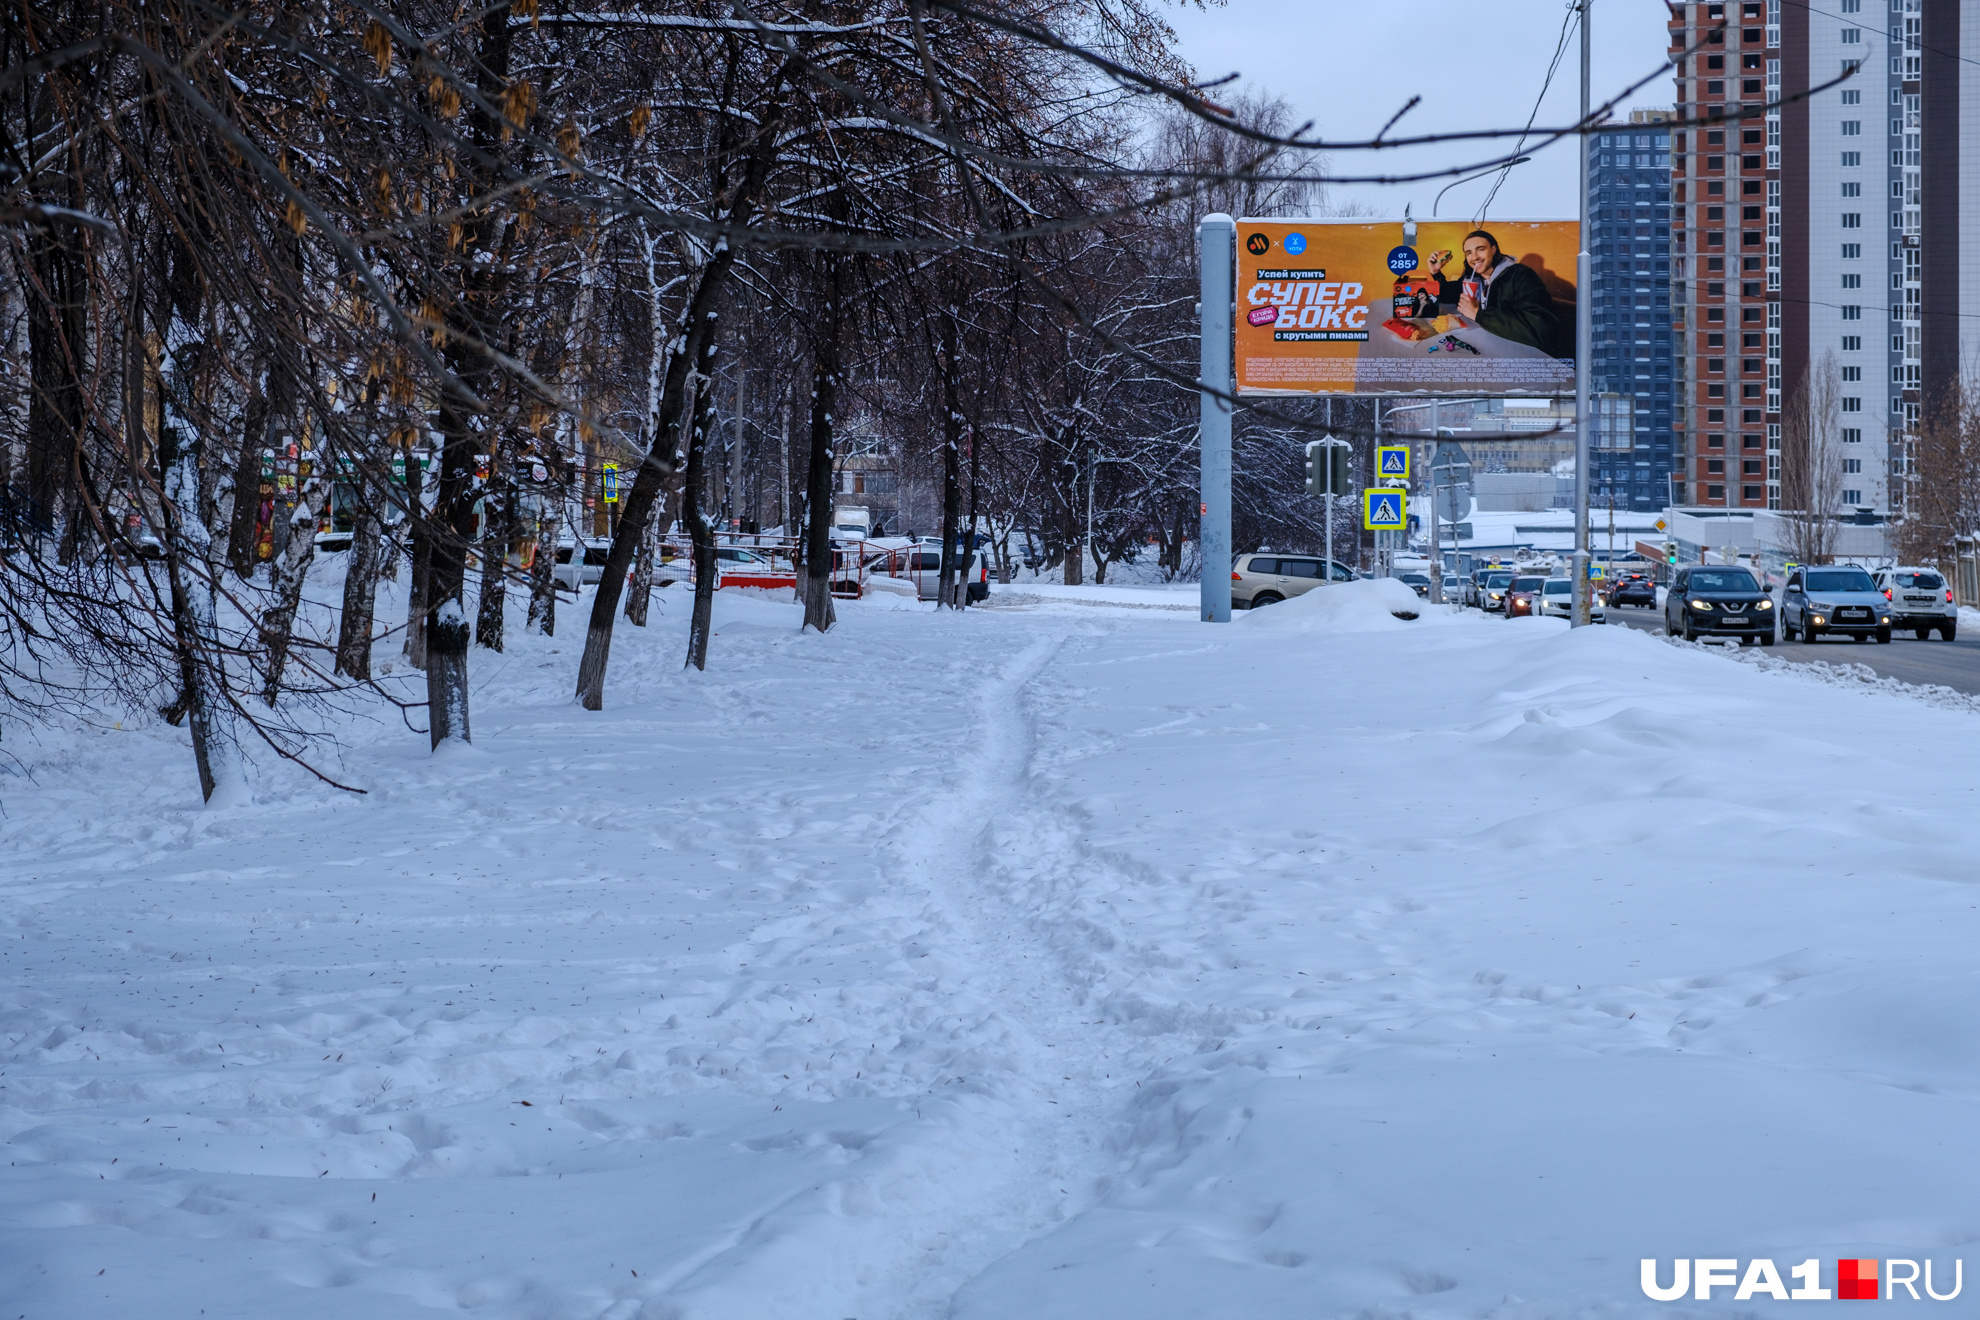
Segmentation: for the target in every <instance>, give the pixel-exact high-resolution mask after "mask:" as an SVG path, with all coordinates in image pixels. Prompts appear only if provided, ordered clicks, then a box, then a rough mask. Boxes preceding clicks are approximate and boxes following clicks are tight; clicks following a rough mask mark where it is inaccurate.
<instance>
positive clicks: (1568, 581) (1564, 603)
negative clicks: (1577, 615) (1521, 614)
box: [1533, 578, 1609, 623]
mask: <svg viewBox="0 0 1980 1320" xmlns="http://www.w3.org/2000/svg"><path fill="white" fill-rule="evenodd" d="M1537 603H1538V604H1539V606H1540V608H1539V609H1536V610H1535V611H1533V612H1534V613H1535V614H1540V615H1545V616H1546V617H1547V618H1550V619H1571V618H1573V617H1574V579H1573V578H1548V579H1547V580H1546V581H1545V582H1543V583H1541V584H1540V598H1539V601H1538V602H1537ZM1588 618H1589V620H1590V622H1593V623H1607V622H1608V621H1609V616H1608V615H1607V614H1604V613H1603V612H1602V598H1601V597H1600V596H1598V595H1596V594H1595V584H1594V583H1593V582H1591V583H1589V584H1588Z"/></svg>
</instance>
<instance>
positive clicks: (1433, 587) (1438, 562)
mask: <svg viewBox="0 0 1980 1320" xmlns="http://www.w3.org/2000/svg"><path fill="white" fill-rule="evenodd" d="M1439 411H1440V407H1439V401H1438V400H1436V399H1432V400H1430V461H1429V462H1428V463H1426V464H1425V465H1424V467H1425V471H1426V472H1427V473H1428V474H1429V477H1430V482H1429V485H1430V603H1431V604H1432V605H1442V604H1443V603H1444V537H1443V532H1442V529H1440V528H1439V527H1438V526H1437V467H1436V464H1437V445H1438V442H1439V441H1441V440H1442V439H1443V438H1444V432H1443V425H1442V423H1441V422H1440V421H1439Z"/></svg>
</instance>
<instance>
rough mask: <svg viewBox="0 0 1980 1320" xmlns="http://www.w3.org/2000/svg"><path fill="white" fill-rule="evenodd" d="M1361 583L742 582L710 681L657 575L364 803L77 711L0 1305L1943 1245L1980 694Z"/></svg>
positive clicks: (20, 1080) (148, 1308)
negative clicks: (1149, 600)
mask: <svg viewBox="0 0 1980 1320" xmlns="http://www.w3.org/2000/svg"><path fill="white" fill-rule="evenodd" d="M1320 594H1322V593H1315V595H1320ZM663 599H665V598H664V597H663ZM1310 599H1311V598H1310V597H1309V598H1303V600H1310ZM1122 603H1123V604H1129V602H1126V601H1123V602H1122ZM1165 603H1166V602H1165ZM1326 609H1327V607H1326V606H1325V604H1324V603H1323V602H1317V601H1316V602H1314V603H1313V604H1312V605H1310V606H1302V604H1301V603H1299V602H1296V603H1294V604H1289V605H1285V606H1281V607H1278V608H1277V609H1275V610H1272V611H1267V612H1263V613H1261V614H1259V615H1257V616H1249V617H1243V618H1241V619H1240V620H1239V621H1238V622H1237V623H1234V624H1233V625H1231V626H1229V627H1223V628H1212V627H1208V626H1205V625H1202V624H1199V623H1197V622H1196V621H1195V618H1194V615H1193V613H1192V612H1184V611H1180V610H1169V609H1159V608H1158V609H1149V608H1133V607H1132V606H1131V605H1130V607H1128V608H1112V609H1110V608H1105V607H1104V603H1103V604H1102V606H1100V607H1092V606H1082V607H1080V608H1065V607H1064V606H1062V605H1060V604H1059V603H1057V602H1054V601H1051V600H1050V599H1049V598H1048V597H1044V596H1040V597H1037V598H1036V599H1035V600H1034V602H1031V603H1024V602H1016V601H1013V602H1012V604H1011V607H1009V608H1001V609H988V610H978V611H971V612H969V613H966V614H964V615H963V616H961V617H955V616H951V615H941V614H937V613H934V612H932V611H930V610H928V609H927V608H926V607H915V606H912V605H906V604H904V603H899V602H892V601H876V602H872V603H870V604H869V603H861V604H857V605H854V606H852V607H850V608H848V609H846V610H845V611H844V616H843V623H842V626H841V627H840V628H839V629H838V630H835V632H834V633H833V634H832V635H830V636H828V637H823V638H820V637H816V636H812V637H800V636H797V635H795V634H794V633H793V631H792V628H793V626H794V623H795V616H794V613H793V611H792V609H791V607H789V606H786V605H781V604H776V603H773V602H770V601H767V600H761V599H741V600H729V599H728V598H727V596H726V594H725V596H724V598H722V600H721V601H720V603H719V606H718V615H717V619H718V629H719V636H718V637H717V639H716V641H715V644H714V647H713V651H712V659H711V666H712V667H711V669H710V670H709V672H708V673H707V674H705V675H694V674H687V673H682V672H680V671H679V670H678V668H677V665H678V662H679V655H680V653H681V646H682V641H681V619H680V617H679V616H680V614H681V613H682V611H681V610H680V608H679V607H678V604H677V603H674V604H670V608H668V609H667V610H665V611H663V612H661V614H662V617H661V618H660V620H659V622H657V623H656V625H655V627H654V628H652V629H650V630H648V631H647V632H644V633H641V632H639V631H637V630H633V629H622V630H621V635H620V638H619V639H618V641H617V643H616V644H615V647H614V671H613V674H612V678H611V683H610V685H609V687H608V691H607V709H606V710H605V711H604V712H603V713H602V714H587V713H586V712H583V711H581V710H579V709H577V708H575V707H574V706H573V705H572V704H571V703H570V702H569V699H568V690H569V684H570V678H571V673H572V669H573V666H574V661H575V647H576V642H575V640H573V641H569V642H559V641H549V640H545V639H533V638H532V639H525V640H524V641H522V642H521V643H520V644H519V645H517V646H516V647H515V648H513V649H512V650H511V652H510V653H509V654H508V655H506V656H502V657H492V656H487V655H485V654H480V653H478V654H477V655H476V657H475V660H474V663H475V666H476V671H475V672H476V681H477V683H478V684H479V687H478V690H477V692H476V697H475V700H476V703H477V705H476V710H475V716H474V718H475V729H476V733H477V737H478V739H479V741H478V742H477V744H476V747H475V749H474V750H472V751H470V752H466V753H461V754H458V755H455V756H450V757H446V758H442V759H440V760H437V761H436V760H434V759H432V758H429V757H428V756H427V755H425V750H424V739H423V738H420V737H416V736H414V735H411V734H408V733H407V732H406V731H405V730H404V729H403V727H401V726H399V725H398V724H397V722H396V719H394V720H392V721H390V722H386V721H384V720H383V719H381V720H380V721H379V722H377V723H356V724H354V725H352V726H351V727H350V728H349V729H348V730H346V738H347V745H348V751H347V754H346V758H345V761H344V764H343V765H342V766H341V767H340V772H341V773H342V774H343V775H344V776H345V777H347V778H348V779H350V780H351V781H353V782H357V783H360V784H362V785H363V786H364V787H366V788H368V789H369V790H370V793H369V794H368V795H367V796H366V797H364V798H360V799H353V798H350V797H347V796H345V795H343V794H336V793H333V792H331V791H328V790H324V789H322V788H321V787H319V786H316V785H314V784H312V783H307V782H304V781H303V780H302V779H301V777H300V776H296V775H290V774H281V775H273V776H271V778H270V779H269V780H268V781H265V782H264V783H263V784H262V785H261V787H260V789H259V790H258V792H259V797H260V801H259V803H258V804H257V805H256V806H253V807H250V808H243V809H238V810H231V811H219V812H205V811H201V810H199V809H198V808H197V807H196V806H195V805H193V804H194V803H196V801H197V792H196V790H194V789H192V788H191V787H190V757H189V755H188V754H187V753H186V751H185V750H184V748H183V746H182V745H181V742H180V739H181V738H182V735H181V734H180V733H179V732H178V731H175V730H169V729H163V728H160V727H156V726H148V727H146V728H142V729H123V730H109V731H102V732H66V733H61V734H50V735H48V736H47V737H46V739H45V741H44V743H43V745H42V747H41V749H40V754H39V755H34V756H30V757H29V759H30V762H31V766H32V769H33V772H34V780H33V782H28V781H26V780H24V779H22V778H18V777H8V778H6V779H0V794H4V796H0V806H3V807H4V810H5V812H6V816H5V825H4V828H5V831H6V832H5V836H4V839H5V851H4V853H0V1140H4V1141H5V1143H6V1159H7V1161H8V1167H7V1169H6V1177H5V1181H4V1182H0V1296H5V1297H6V1298H7V1299H8V1300H9V1301H13V1302H15V1303H16V1305H15V1306H14V1307H13V1313H15V1314H21V1315H25V1316H27V1317H29V1318H30V1320H66V1317H73V1316H77V1315H91V1316H110V1317H125V1316H129V1317H139V1316H143V1317H147V1318H149V1317H177V1316H182V1315H183V1316H186V1317H194V1316H198V1315H200V1314H202V1313H203V1314H205V1315H208V1316H212V1317H216V1318H217V1317H223V1316H239V1317H255V1318H256V1320H263V1318H265V1317H271V1316H280V1317H317V1316H321V1317H331V1316H338V1317H345V1316H350V1315H354V1314H363V1315H365V1316H367V1317H378V1318H379V1320H386V1318H389V1317H402V1316H403V1317H411V1316H419V1315H424V1314H428V1313H429V1312H430V1311H431V1310H432V1309H433V1308H436V1307H439V1308H464V1309H469V1310H472V1311H474V1312H475V1313H476V1314H479V1315H487V1316H502V1317H509V1316H514V1317H524V1316H528V1317H558V1318H562V1317H612V1318H613V1320H627V1318H629V1317H640V1316H644V1317H647V1318H648V1320H659V1318H660V1317H663V1316H664V1317H670V1318H672V1317H681V1318H683V1320H685V1318H687V1317H710V1318H713V1317H724V1318H729V1317H733V1318H734V1320H769V1318H773V1317H792V1318H794V1320H796V1318H802V1320H814V1318H815V1320H846V1317H857V1318H858V1320H896V1318H903V1320H905V1318H908V1317H937V1316H945V1315H955V1316H959V1317H971V1318H975V1317H984V1318H985V1320H990V1318H995V1320H1009V1318H1014V1317H1058V1316H1064V1317H1068V1318H1070V1317H1074V1316H1080V1317H1095V1316H1115V1315H1122V1316H1126V1315H1132V1316H1137V1317H1178V1318H1180V1317H1233V1318H1235V1317H1260V1316H1277V1315H1311V1316H1318V1317H1331V1316H1337V1315H1338V1316H1344V1317H1345V1316H1359V1315H1371V1316H1387V1317H1402V1316H1411V1317H1416V1318H1417V1320H1431V1318H1432V1317H1458V1316H1485V1315H1490V1316H1498V1317H1528V1316H1531V1317H1542V1316H1549V1317H1551V1316H1561V1317H1567V1316H1580V1315H1592V1314H1601V1315H1604V1316H1637V1315H1644V1316H1648V1315H1653V1314H1658V1315H1671V1314H1686V1313H1687V1311H1686V1309H1685V1307H1684V1306H1682V1305H1675V1304H1656V1303H1651V1302H1649V1301H1647V1300H1645V1299H1644V1298H1643V1296H1642V1294H1641V1292H1640V1291H1639V1290H1638V1287H1637V1281H1636V1280H1637V1261H1638V1259H1639V1258H1641V1257H1649V1256H1655V1257H1661V1258H1665V1259H1666V1260H1668V1259H1669V1258H1671V1257H1674V1256H1687V1257H1688V1256H1723V1257H1749V1256H1755V1255H1766V1256H1773V1257H1775V1258H1776V1259H1779V1260H1783V1261H1786V1260H1789V1259H1791V1260H1794V1261H1799V1260H1801V1259H1803V1258H1805V1257H1808V1256H1819V1257H1823V1258H1825V1259H1827V1260H1830V1261H1833V1260H1834V1259H1836V1258H1837V1257H1845V1256H1865V1257H1878V1258H1886V1257H1889V1256H1892V1255H1898V1256H1913V1257H1919V1258H1922V1257H1924V1256H1927V1255H1932V1256H1934V1258H1935V1259H1938V1260H1940V1261H1941V1262H1942V1267H1941V1275H1940V1277H1941V1278H1942V1279H1943V1278H1945V1277H1947V1276H1948V1273H1949V1270H1948V1268H1947V1267H1949V1265H1950V1261H1951V1259H1952V1258H1953V1257H1955V1256H1957V1255H1958V1254H1959V1249H1960V1248H1959V1244H1961V1243H1963V1242H1965V1241H1966V1240H1968V1239H1969V1238H1970V1237H1971V1235H1972V1230H1971V1227H1970V1223H1969V1220H1970V1214H1969V1207H1970V1194H1969V1193H1968V1192H1967V1191H1966V1188H1965V1181H1966V1178H1965V1171H1966V1170H1967V1169H1969V1168H1971V1167H1973V1166H1974V1165H1975V1163H1976V1156H1980V1123H1976V1121H1975V1120H1976V1118H1980V1105H1976V1098H1977V1095H1980V1087H1977V1086H1976V1082H1980V1064H1976V1062H1975V1060H1976V1058H1980V1054H1976V1050H1975V1046H1976V1045H1980V1040H1976V1034H1980V1028H1976V1027H1975V1025H1974V1024H1975V1023H1976V1021H1980V1014H1976V1010H1980V974H1976V973H1975V972H1973V971H1972V970H1971V966H1970V964H1971V949H1972V948H1973V946H1974V944H1975V937H1976V935H1980V890H1976V888H1975V885H1974V880H1975V878H1976V873H1975V868H1974V865H1973V862H1972V858H1973V852H1974V849H1973V843H1972V839H1971V836H1970V829H1971V821H1972V819H1973V818H1974V816H1975V814H1976V813H1975V804H1974V791H1975V789H1976V787H1980V776H1976V774H1975V773H1974V771H1973V769H1972V765H1971V758H1970V755H1969V754H1968V753H1967V751H1966V748H1967V747H1969V746H1970V745H1971V744H1972V741H1973V739H1974V738H1975V736H1976V734H1980V721H1976V719H1975V717H1974V716H1971V715H1968V714H1964V713H1960V712H1956V711H1946V710H1938V709H1933V708H1931V707H1929V706H1927V705H1925V704H1923V703H1918V702H1912V701H1909V700H1906V699H1904V698H1902V697H1899V696H1892V695H1888V694H1882V693H1862V692H1853V691H1848V690H1843V689H1839V688H1833V687H1824V686H1822V685H1820V684H1818V683H1815V682H1812V681H1807V680H1803V679H1800V678H1797V677H1795V676H1793V675H1779V674H1771V673H1762V672H1757V671H1756V670H1754V669H1752V668H1750V667H1747V666H1742V665H1738V664H1735V663H1733V662H1731V661H1729V660H1727V659H1725V658H1723V657H1719V656H1715V655H1708V654H1703V653H1700V652H1697V651H1694V650H1686V649H1681V648H1675V647H1671V646H1668V645H1665V644H1664V643H1662V642H1661V641H1659V640H1657V639H1654V638H1650V637H1647V636H1644V635H1641V634H1637V633H1633V632H1630V631H1628V630H1624V629H1589V630H1585V631H1583V632H1581V633H1577V634H1573V635H1570V634H1568V633H1567V632H1566V631H1565V629H1563V628H1560V627H1557V626H1555V625H1552V624H1550V623H1548V622H1545V621H1539V622H1531V623H1510V624H1509V623H1505V622H1503V621H1497V620H1483V619H1478V618H1458V619H1450V618H1440V617H1426V618H1424V619H1421V620H1418V621H1416V622H1414V623H1403V622H1399V621H1395V620H1392V619H1389V618H1388V617H1387V616H1386V614H1384V613H1382V612H1380V611H1375V612H1364V613H1360V614H1358V613H1357V612H1356V611H1353V610H1341V611H1337V612H1336V615H1337V617H1330V616H1329V615H1328V614H1327V613H1326ZM519 631H520V630H519V629H518V630H514V631H512V634H511V635H512V636H513V635H515V633H516V632H519ZM9 746H10V747H13V746H14V740H13V739H12V737H11V736H10V739H9ZM1730 1307H1731V1303H1730V1302H1726V1303H1723V1304H1721V1303H1711V1304H1707V1303H1697V1304H1695V1310H1696V1313H1698V1314H1720V1313H1727V1314H1730V1313H1733V1312H1732V1311H1731V1310H1729V1309H1728V1308H1730Z"/></svg>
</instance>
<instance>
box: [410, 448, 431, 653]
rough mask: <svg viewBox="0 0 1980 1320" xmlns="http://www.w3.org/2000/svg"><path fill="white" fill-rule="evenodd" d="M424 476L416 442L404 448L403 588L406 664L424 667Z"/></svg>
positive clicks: (427, 549)
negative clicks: (407, 567) (407, 563)
mask: <svg viewBox="0 0 1980 1320" xmlns="http://www.w3.org/2000/svg"><path fill="white" fill-rule="evenodd" d="M425 485H426V473H425V472H424V471H423V465H422V464H421V462H420V450H419V447H418V445H417V442H414V443H412V444H408V445H407V447H406V509H407V510H408V514H407V525H406V533H407V535H408V536H409V537H410V538H411V544H410V545H409V546H408V547H407V548H408V550H409V551H410V558H411V559H412V577H411V579H410V581H409V582H408V584H407V588H406V663H407V664H409V665H411V666H412V667H413V668H414V669H424V668H426V597H427V592H428V590H429V588H430V586H431V577H432V575H431V569H432V563H433V549H432V546H433V537H432V535H431V533H430V531H429V529H428V527H427V513H426V503H425V501H426V490H425Z"/></svg>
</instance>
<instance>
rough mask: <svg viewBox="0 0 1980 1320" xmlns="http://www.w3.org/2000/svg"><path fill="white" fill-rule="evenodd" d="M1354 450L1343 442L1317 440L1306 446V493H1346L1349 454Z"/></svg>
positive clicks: (1347, 488)
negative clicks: (1332, 442) (1333, 442)
mask: <svg viewBox="0 0 1980 1320" xmlns="http://www.w3.org/2000/svg"><path fill="white" fill-rule="evenodd" d="M1353 452H1354V451H1353V450H1352V449H1350V448H1349V447H1348V446H1346V445H1343V444H1331V443H1329V442H1327V441H1325V440H1315V441H1313V442H1312V443H1311V444H1309V445H1307V447H1306V493H1307V494H1308V495H1346V494H1349V493H1350V491H1349V486H1348V481H1349V477H1348V461H1349V455H1350V454H1352V453H1353Z"/></svg>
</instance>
